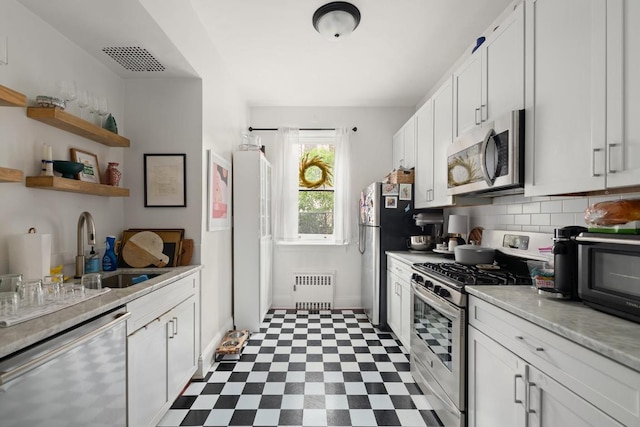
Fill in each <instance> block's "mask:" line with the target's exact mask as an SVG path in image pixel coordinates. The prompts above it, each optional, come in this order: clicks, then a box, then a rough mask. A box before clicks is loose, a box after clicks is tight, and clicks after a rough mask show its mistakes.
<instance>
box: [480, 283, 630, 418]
mask: <svg viewBox="0 0 640 427" xmlns="http://www.w3.org/2000/svg"><path fill="white" fill-rule="evenodd" d="M469 323H470V324H471V325H472V326H474V327H475V328H477V329H478V330H480V331H482V332H484V333H485V334H486V335H488V336H490V337H491V338H493V339H494V340H496V341H497V342H499V343H501V344H502V345H503V346H505V347H507V348H508V349H509V350H511V351H512V352H513V353H515V354H516V355H518V356H520V357H521V358H522V359H524V360H525V361H527V362H528V363H530V364H532V365H534V366H535V367H537V368H538V369H540V370H541V371H542V372H544V373H546V374H548V375H549V376H550V377H551V378H553V379H554V380H556V381H558V382H559V383H560V384H562V385H563V386H565V387H567V388H568V389H570V390H572V391H573V392H574V393H576V394H578V395H579V396H581V397H582V398H584V399H585V400H587V401H589V402H591V403H592V404H594V405H595V406H597V407H598V408H600V409H601V410H602V411H604V412H605V413H607V414H609V415H610V416H612V417H614V418H615V419H617V420H618V421H620V422H621V423H622V424H624V425H629V426H631V425H633V426H640V373H639V372H636V371H634V370H632V369H629V368H627V367H625V366H623V365H621V364H619V363H616V362H614V361H612V360H609V359H607V358H606V357H604V356H602V355H600V354H598V353H596V352H594V351H591V350H588V349H586V348H584V347H582V346H580V345H578V344H576V343H574V342H572V341H569V340H567V339H566V338H563V337H561V336H560V335H557V334H554V333H552V332H549V331H547V330H546V329H543V328H541V327H539V326H537V325H535V324H533V323H531V322H529V321H527V320H524V319H522V318H520V317H518V316H515V315H513V314H511V313H509V312H507V311H505V310H503V309H501V308H498V307H496V306H494V305H491V304H489V303H487V302H485V301H482V300H479V299H478V298H475V297H473V296H472V297H471V298H470V299H469Z"/></svg>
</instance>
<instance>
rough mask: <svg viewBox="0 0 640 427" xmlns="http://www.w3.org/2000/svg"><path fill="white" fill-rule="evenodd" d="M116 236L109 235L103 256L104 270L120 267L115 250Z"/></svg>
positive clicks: (114, 269)
mask: <svg viewBox="0 0 640 427" xmlns="http://www.w3.org/2000/svg"><path fill="white" fill-rule="evenodd" d="M115 245H116V236H107V246H106V248H105V251H104V256H103V257H102V270H103V271H116V269H117V268H118V258H117V257H116V251H115Z"/></svg>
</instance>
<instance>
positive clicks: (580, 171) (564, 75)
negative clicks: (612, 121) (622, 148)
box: [525, 0, 606, 196]
mask: <svg viewBox="0 0 640 427" xmlns="http://www.w3.org/2000/svg"><path fill="white" fill-rule="evenodd" d="M526 7H527V9H526V43H527V58H526V64H527V69H526V104H527V106H526V114H525V115H526V117H525V121H526V124H525V133H526V144H525V145H526V149H525V152H526V153H525V161H526V166H525V196H536V195H550V194H562V193H571V192H583V191H591V190H598V189H603V188H604V186H605V165H606V161H605V156H606V150H605V105H606V96H605V81H606V69H605V58H606V52H605V43H606V33H605V30H606V27H605V24H606V22H605V20H606V3H605V0H563V1H556V0H527V2H526Z"/></svg>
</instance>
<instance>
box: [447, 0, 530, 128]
mask: <svg viewBox="0 0 640 427" xmlns="http://www.w3.org/2000/svg"><path fill="white" fill-rule="evenodd" d="M524 52H525V44H524V5H523V4H522V3H520V4H518V5H517V6H516V8H515V10H514V11H513V13H511V14H509V16H508V17H507V18H505V20H504V21H503V22H502V23H501V24H500V26H498V27H497V28H496V29H495V31H494V32H493V33H491V34H490V35H489V36H488V37H487V39H486V41H485V42H484V43H483V44H482V45H481V46H480V47H479V48H478V50H476V52H474V53H473V54H472V55H471V57H470V58H469V59H467V61H465V62H464V63H463V64H462V65H461V66H460V68H458V70H456V71H455V72H454V73H453V86H454V99H455V108H454V119H453V123H454V128H453V136H454V138H457V137H458V136H460V135H462V134H463V133H465V132H466V131H468V130H469V129H471V128H473V127H474V126H477V125H479V124H481V123H483V122H486V121H490V120H492V119H493V118H495V117H498V116H500V115H503V114H506V113H508V112H509V111H512V110H519V109H522V108H524Z"/></svg>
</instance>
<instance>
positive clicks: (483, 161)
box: [480, 129, 496, 187]
mask: <svg viewBox="0 0 640 427" xmlns="http://www.w3.org/2000/svg"><path fill="white" fill-rule="evenodd" d="M492 137H493V129H490V130H489V131H488V132H487V135H486V136H485V137H484V139H483V140H482V145H481V146H480V168H481V169H482V177H483V178H484V182H486V183H487V186H489V187H493V184H494V182H495V180H496V177H495V176H494V177H493V178H492V177H490V176H489V171H488V170H487V147H488V146H489V140H490V139H491V138H492Z"/></svg>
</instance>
